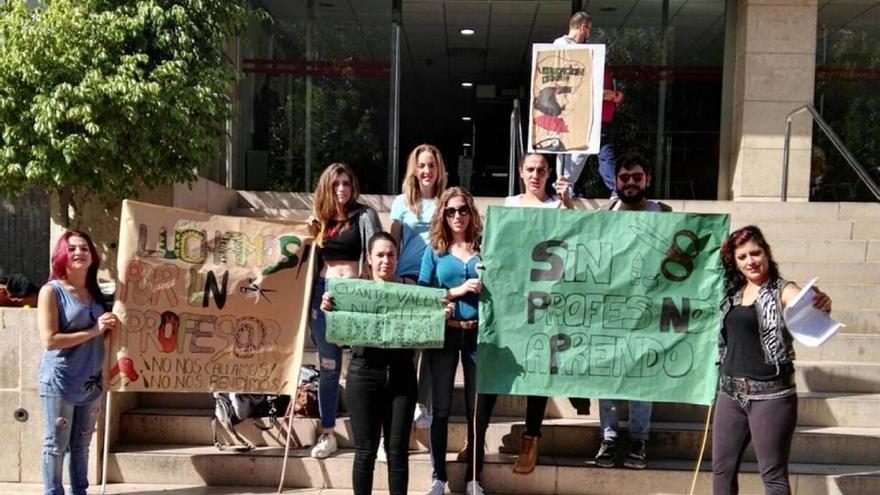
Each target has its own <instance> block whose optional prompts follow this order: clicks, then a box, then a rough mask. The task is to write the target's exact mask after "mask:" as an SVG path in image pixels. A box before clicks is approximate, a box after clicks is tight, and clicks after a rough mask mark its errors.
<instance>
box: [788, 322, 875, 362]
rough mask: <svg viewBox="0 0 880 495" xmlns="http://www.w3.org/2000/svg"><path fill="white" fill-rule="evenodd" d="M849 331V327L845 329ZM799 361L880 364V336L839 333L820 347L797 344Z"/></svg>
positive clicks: (796, 349) (796, 350)
mask: <svg viewBox="0 0 880 495" xmlns="http://www.w3.org/2000/svg"><path fill="white" fill-rule="evenodd" d="M844 330H849V327H847V328H844ZM795 352H796V353H797V359H798V361H797V362H796V364H798V363H800V362H801V361H845V362H849V363H872V362H873V363H876V362H880V334H873V335H872V334H850V333H838V334H837V335H834V336H833V337H831V338H830V339H828V340H826V341H825V342H824V343H823V344H822V345H820V346H819V347H807V346H804V345H801V344H799V343H797V342H795Z"/></svg>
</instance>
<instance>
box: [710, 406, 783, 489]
mask: <svg viewBox="0 0 880 495" xmlns="http://www.w3.org/2000/svg"><path fill="white" fill-rule="evenodd" d="M797 402H798V400H797V395H795V394H792V395H789V396H787V397H781V398H779V399H770V400H753V401H749V402H748V404H747V405H746V407H745V408H743V407H741V406H740V404H739V403H738V402H737V401H735V400H734V399H732V398H730V397H729V396H727V395H726V394H724V393H719V394H718V396H717V398H716V400H715V415H714V419H713V421H712V472H713V473H714V476H713V483H712V487H713V489H712V493H714V495H736V494H738V493H739V483H738V481H737V476H738V475H739V466H740V463H741V462H742V458H743V454H744V453H745V451H746V447H747V446H748V444H749V440H751V441H752V444H753V445H754V447H755V456H756V457H757V458H758V469H760V471H761V479H762V480H763V481H764V492H765V493H766V494H767V495H789V494H791V487H790V486H789V483H788V457H789V454H790V453H791V439H792V437H793V436H794V428H795V426H796V425H797Z"/></svg>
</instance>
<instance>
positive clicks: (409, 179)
mask: <svg viewBox="0 0 880 495" xmlns="http://www.w3.org/2000/svg"><path fill="white" fill-rule="evenodd" d="M424 152H428V153H430V154H431V155H433V156H434V164H435V165H436V166H437V171H436V172H435V175H436V176H437V178H436V179H435V181H434V200H435V201H436V200H437V198H438V197H440V193H442V192H443V190H444V189H446V164H445V163H444V162H443V155H442V154H440V150H438V149H437V147H436V146H433V145H430V144H420V145H418V146H416V147H415V148H413V150H412V152H411V153H410V154H409V158H407V159H406V175H405V176H404V177H403V187H402V190H403V197H404V198H405V199H406V205H407V206H408V207H409V209H410V211H412V212H413V213H415V215H416V216H417V217H421V216H422V206H421V199H422V196H421V194H420V192H419V155H421V154H422V153H424Z"/></svg>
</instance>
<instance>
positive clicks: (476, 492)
mask: <svg viewBox="0 0 880 495" xmlns="http://www.w3.org/2000/svg"><path fill="white" fill-rule="evenodd" d="M465 493H467V495H486V492H484V491H483V487H482V486H480V483H479V482H478V481H468V482H467V489H466V490H465Z"/></svg>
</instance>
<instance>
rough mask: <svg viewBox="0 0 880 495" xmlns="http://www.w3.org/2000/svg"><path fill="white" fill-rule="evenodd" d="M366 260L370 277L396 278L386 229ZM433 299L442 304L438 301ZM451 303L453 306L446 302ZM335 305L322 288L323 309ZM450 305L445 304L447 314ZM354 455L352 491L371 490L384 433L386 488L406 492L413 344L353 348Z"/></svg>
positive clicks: (361, 494) (393, 247)
mask: <svg viewBox="0 0 880 495" xmlns="http://www.w3.org/2000/svg"><path fill="white" fill-rule="evenodd" d="M367 265H368V266H369V267H370V274H371V276H372V279H373V280H374V281H376V282H382V283H400V282H402V280H401V279H400V278H399V277H398V276H397V275H395V270H396V268H397V241H396V240H395V239H394V237H392V236H391V235H390V234H388V233H386V232H377V233H376V234H374V235H373V236H372V237H371V238H370V240H369V242H368V244H367ZM437 304H438V305H439V304H443V303H442V302H441V301H438V302H437ZM450 306H451V305H450ZM332 309H333V296H332V295H331V294H330V293H329V292H324V294H323V298H322V300H321V310H323V311H325V312H328V311H332ZM450 309H451V307H450V308H447V314H448V312H449V310H450ZM345 394H346V399H347V403H348V404H349V412H350V413H351V428H352V433H353V434H354V444H355V455H354V464H353V466H352V488H353V491H354V493H355V495H369V494H370V493H372V492H373V469H374V468H375V465H376V453H377V452H378V449H379V445H380V442H379V437H380V432H381V431H384V433H385V438H386V441H385V447H386V448H387V449H388V454H387V458H388V488H389V492H390V493H391V494H392V495H406V493H407V486H408V483H409V467H408V464H407V463H408V460H409V436H410V431H411V429H412V422H413V409H414V408H415V403H416V370H415V366H414V365H413V351H412V349H380V348H376V347H352V349H351V361H350V362H349V364H348V378H347V386H346V389H345Z"/></svg>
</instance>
